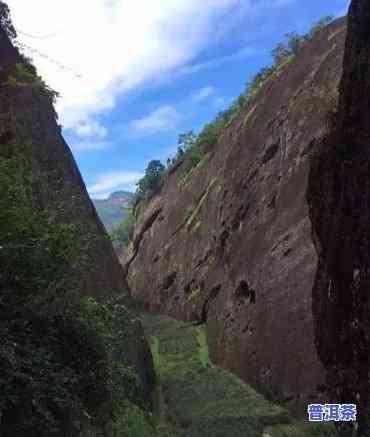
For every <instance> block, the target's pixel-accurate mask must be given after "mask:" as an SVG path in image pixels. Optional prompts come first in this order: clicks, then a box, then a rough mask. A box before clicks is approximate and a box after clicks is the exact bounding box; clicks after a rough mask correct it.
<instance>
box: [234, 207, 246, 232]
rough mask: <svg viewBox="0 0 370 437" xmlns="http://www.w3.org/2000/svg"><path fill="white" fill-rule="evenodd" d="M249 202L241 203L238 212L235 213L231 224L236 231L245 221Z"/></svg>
mask: <svg viewBox="0 0 370 437" xmlns="http://www.w3.org/2000/svg"><path fill="white" fill-rule="evenodd" d="M249 207H250V205H249V203H248V204H246V205H241V206H240V207H239V209H238V211H237V213H236V214H235V217H234V219H233V222H232V225H231V229H232V230H233V231H234V232H235V231H237V230H238V229H240V225H241V223H242V222H243V221H244V219H245V216H246V215H247V212H248V210H249Z"/></svg>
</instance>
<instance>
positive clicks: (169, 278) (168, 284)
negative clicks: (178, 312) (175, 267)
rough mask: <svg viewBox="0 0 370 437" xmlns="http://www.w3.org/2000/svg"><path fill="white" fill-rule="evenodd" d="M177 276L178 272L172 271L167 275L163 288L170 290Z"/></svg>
mask: <svg viewBox="0 0 370 437" xmlns="http://www.w3.org/2000/svg"><path fill="white" fill-rule="evenodd" d="M176 277H177V272H172V273H171V274H170V275H168V276H166V277H165V279H164V281H163V283H162V286H161V288H162V290H168V289H169V288H171V287H172V285H173V284H174V282H175V281H176Z"/></svg>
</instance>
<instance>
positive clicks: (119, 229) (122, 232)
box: [111, 210, 135, 245]
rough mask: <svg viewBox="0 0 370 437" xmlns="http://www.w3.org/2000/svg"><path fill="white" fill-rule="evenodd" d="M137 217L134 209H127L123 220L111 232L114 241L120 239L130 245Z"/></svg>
mask: <svg viewBox="0 0 370 437" xmlns="http://www.w3.org/2000/svg"><path fill="white" fill-rule="evenodd" d="M134 228H135V217H134V214H133V212H132V210H129V211H127V213H126V216H125V218H124V219H123V221H122V222H121V223H120V224H119V225H118V226H116V227H115V228H114V229H113V230H112V233H111V238H112V240H113V241H119V242H121V243H123V244H124V245H128V243H129V242H130V241H132V239H133V236H134Z"/></svg>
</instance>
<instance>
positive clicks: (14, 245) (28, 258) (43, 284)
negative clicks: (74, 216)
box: [0, 157, 76, 301]
mask: <svg viewBox="0 0 370 437" xmlns="http://www.w3.org/2000/svg"><path fill="white" fill-rule="evenodd" d="M34 184H35V182H34V181H33V180H32V178H31V176H30V168H29V164H28V162H27V161H26V160H25V159H23V158H21V157H13V158H9V159H2V160H1V161H0V265H1V266H2V271H1V276H0V287H1V289H2V290H3V292H6V291H7V290H12V289H16V290H17V297H18V298H19V299H20V298H21V297H22V298H28V297H31V298H32V300H33V301H35V299H36V298H38V297H40V298H41V297H47V296H48V293H49V291H50V290H53V292H54V294H55V293H56V294H57V293H58V292H60V291H61V290H65V287H66V284H65V277H66V276H65V271H66V270H67V269H68V266H69V265H70V264H71V262H73V259H74V257H75V256H76V248H75V244H74V241H75V235H74V227H73V225H66V224H59V225H56V224H53V223H51V222H50V220H49V217H48V215H47V214H46V213H45V212H40V211H38V210H37V208H35V205H34V204H33V202H32V193H31V190H32V187H34ZM35 266H37V269H35ZM8 297H9V298H13V297H12V296H11V295H9V296H8Z"/></svg>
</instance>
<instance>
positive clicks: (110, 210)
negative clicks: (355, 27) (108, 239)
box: [92, 191, 134, 231]
mask: <svg viewBox="0 0 370 437" xmlns="http://www.w3.org/2000/svg"><path fill="white" fill-rule="evenodd" d="M133 198H134V195H133V193H130V192H128V191H116V192H114V193H112V194H111V195H110V196H109V197H108V198H107V199H92V201H93V203H94V205H95V208H96V210H97V212H98V214H99V217H100V220H101V221H102V222H103V224H104V226H105V227H106V229H107V230H108V231H110V230H111V229H112V228H113V227H114V226H116V225H118V224H119V223H120V222H121V221H122V220H123V218H124V217H125V212H126V211H127V210H128V209H129V208H130V207H131V203H132V200H133Z"/></svg>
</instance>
